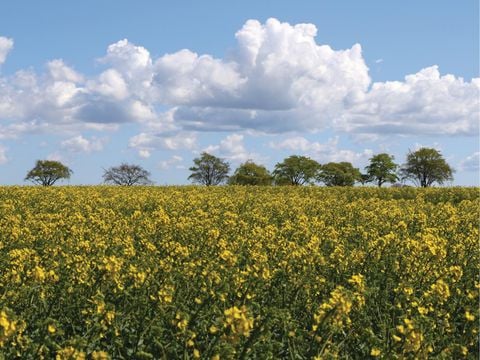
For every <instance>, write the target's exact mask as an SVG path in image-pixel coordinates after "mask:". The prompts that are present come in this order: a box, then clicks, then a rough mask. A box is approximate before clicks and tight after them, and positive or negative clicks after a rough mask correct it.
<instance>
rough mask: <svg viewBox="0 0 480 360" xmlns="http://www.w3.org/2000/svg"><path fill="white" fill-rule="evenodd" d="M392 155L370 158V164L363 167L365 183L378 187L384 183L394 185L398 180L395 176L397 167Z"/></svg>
mask: <svg viewBox="0 0 480 360" xmlns="http://www.w3.org/2000/svg"><path fill="white" fill-rule="evenodd" d="M393 160H394V157H393V155H388V154H385V153H382V154H377V155H375V156H373V157H371V158H370V164H369V165H368V166H366V167H365V170H366V171H367V174H366V175H367V178H366V180H367V182H375V183H376V184H377V185H378V187H381V186H382V185H383V184H384V183H386V182H389V183H394V182H395V181H397V180H398V176H397V174H396V172H397V168H398V165H397V164H395V163H394V162H393Z"/></svg>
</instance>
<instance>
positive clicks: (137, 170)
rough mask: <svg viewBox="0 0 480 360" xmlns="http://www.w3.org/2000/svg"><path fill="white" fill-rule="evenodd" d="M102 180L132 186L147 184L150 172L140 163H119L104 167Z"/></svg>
mask: <svg viewBox="0 0 480 360" xmlns="http://www.w3.org/2000/svg"><path fill="white" fill-rule="evenodd" d="M103 181H104V182H105V183H107V184H114V185H123V186H132V185H149V184H151V183H152V181H151V180H150V173H149V172H148V171H147V170H145V169H144V168H142V167H141V166H140V165H134V164H125V163H123V164H121V165H119V166H113V167H111V168H109V169H106V170H105V171H104V174H103Z"/></svg>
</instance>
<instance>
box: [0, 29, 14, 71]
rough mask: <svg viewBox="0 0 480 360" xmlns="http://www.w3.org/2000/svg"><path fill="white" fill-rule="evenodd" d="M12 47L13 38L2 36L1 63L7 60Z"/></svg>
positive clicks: (0, 47) (0, 38)
mask: <svg viewBox="0 0 480 360" xmlns="http://www.w3.org/2000/svg"><path fill="white" fill-rule="evenodd" d="M12 48H13V40H12V39H9V38H7V37H4V36H0V65H2V64H3V63H4V62H5V59H6V58H7V55H8V53H9V52H10V50H12Z"/></svg>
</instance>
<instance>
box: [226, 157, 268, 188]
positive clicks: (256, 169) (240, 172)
mask: <svg viewBox="0 0 480 360" xmlns="http://www.w3.org/2000/svg"><path fill="white" fill-rule="evenodd" d="M272 180H273V177H272V175H270V172H269V171H268V170H267V169H266V168H265V166H263V165H257V164H255V163H254V162H253V161H251V160H248V161H246V162H245V163H243V164H241V165H240V166H239V167H238V168H237V169H236V170H235V173H234V174H233V175H232V176H231V177H230V179H229V180H228V183H229V184H231V185H271V184H272Z"/></svg>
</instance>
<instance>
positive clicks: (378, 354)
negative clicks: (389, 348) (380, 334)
mask: <svg viewBox="0 0 480 360" xmlns="http://www.w3.org/2000/svg"><path fill="white" fill-rule="evenodd" d="M381 353H382V352H381V351H380V349H378V348H375V347H374V348H372V350H371V351H370V355H372V356H373V357H377V356H380V354H381Z"/></svg>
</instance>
